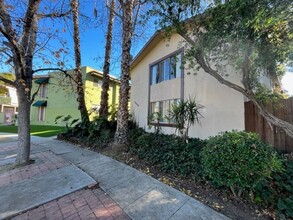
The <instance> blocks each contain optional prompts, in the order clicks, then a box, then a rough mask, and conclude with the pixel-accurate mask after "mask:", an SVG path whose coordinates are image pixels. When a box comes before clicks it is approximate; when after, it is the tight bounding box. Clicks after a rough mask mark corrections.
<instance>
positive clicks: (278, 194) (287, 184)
mask: <svg viewBox="0 0 293 220" xmlns="http://www.w3.org/2000/svg"><path fill="white" fill-rule="evenodd" d="M253 192H254V201H255V202H256V203H257V204H259V205H262V206H265V207H269V208H273V209H275V210H278V214H279V216H280V218H282V219H286V218H293V159H287V160H285V161H284V164H283V169H282V170H281V171H278V172H274V173H273V174H272V178H266V179H265V180H264V181H262V182H260V183H259V184H257V185H256V186H255V187H254V188H253Z"/></svg>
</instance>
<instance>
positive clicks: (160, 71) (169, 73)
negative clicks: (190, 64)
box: [151, 53, 182, 85]
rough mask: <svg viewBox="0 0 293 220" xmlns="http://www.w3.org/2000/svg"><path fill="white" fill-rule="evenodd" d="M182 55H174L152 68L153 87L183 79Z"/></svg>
mask: <svg viewBox="0 0 293 220" xmlns="http://www.w3.org/2000/svg"><path fill="white" fill-rule="evenodd" d="M181 57H182V54H181V53H176V54H173V55H171V56H169V57H167V58H165V59H163V60H161V61H159V62H157V63H155V64H154V65H152V66H151V85H154V84H157V83H160V82H162V81H166V80H170V79H174V78H178V77H181V60H182V59H181Z"/></svg>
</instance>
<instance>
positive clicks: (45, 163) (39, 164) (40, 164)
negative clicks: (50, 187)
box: [0, 148, 70, 187]
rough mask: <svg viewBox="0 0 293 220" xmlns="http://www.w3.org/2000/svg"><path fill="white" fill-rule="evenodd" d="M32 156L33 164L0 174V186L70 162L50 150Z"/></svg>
mask: <svg viewBox="0 0 293 220" xmlns="http://www.w3.org/2000/svg"><path fill="white" fill-rule="evenodd" d="M6 150H7V151H8V150H11V148H7V149H6ZM32 156H33V158H35V159H36V163H35V164H30V165H27V166H25V167H20V168H17V169H13V170H10V171H7V172H5V173H2V174H0V187H2V186H5V185H8V184H12V183H15V182H18V181H20V180H24V179H28V178H30V177H33V176H35V175H38V174H43V173H45V172H48V171H52V170H55V169H58V168H61V167H64V166H68V165H69V164H70V163H69V162H67V161H65V160H63V159H62V158H61V157H58V156H57V155H55V154H54V153H52V152H50V151H46V152H42V153H37V154H33V155H32Z"/></svg>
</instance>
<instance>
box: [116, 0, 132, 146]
mask: <svg viewBox="0 0 293 220" xmlns="http://www.w3.org/2000/svg"><path fill="white" fill-rule="evenodd" d="M120 4H121V7H122V10H123V16H122V22H123V39H122V61H121V85H120V90H119V106H118V116H117V130H116V133H115V143H117V144H126V143H127V131H128V127H127V126H128V116H129V112H128V100H129V89H130V87H129V79H130V74H129V73H130V62H131V54H130V49H131V39H132V34H133V26H132V25H133V24H132V13H133V5H134V1H133V0H128V1H125V2H124V1H121V3H120Z"/></svg>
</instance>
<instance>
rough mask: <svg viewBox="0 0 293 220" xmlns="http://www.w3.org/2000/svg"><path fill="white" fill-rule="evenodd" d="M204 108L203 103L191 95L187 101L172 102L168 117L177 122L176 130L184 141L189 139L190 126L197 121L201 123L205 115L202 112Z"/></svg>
mask: <svg viewBox="0 0 293 220" xmlns="http://www.w3.org/2000/svg"><path fill="white" fill-rule="evenodd" d="M202 108H203V106H202V105H200V104H198V103H196V101H195V99H194V98H190V97H189V98H188V99H187V100H186V101H184V100H180V101H179V102H178V103H174V104H172V106H171V110H170V111H169V116H168V117H167V118H168V120H169V121H173V122H174V123H175V124H176V131H178V133H179V136H180V137H182V139H183V140H184V141H186V140H187V139H188V132H189V128H190V127H191V126H192V125H194V124H195V123H199V119H200V118H201V117H203V116H202V115H201V113H200V109H202Z"/></svg>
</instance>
